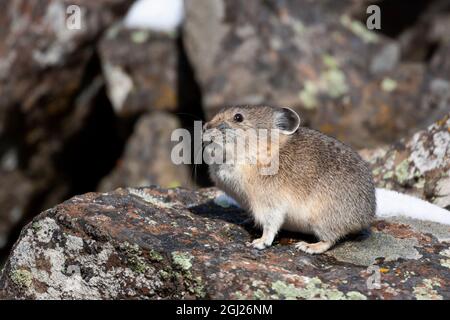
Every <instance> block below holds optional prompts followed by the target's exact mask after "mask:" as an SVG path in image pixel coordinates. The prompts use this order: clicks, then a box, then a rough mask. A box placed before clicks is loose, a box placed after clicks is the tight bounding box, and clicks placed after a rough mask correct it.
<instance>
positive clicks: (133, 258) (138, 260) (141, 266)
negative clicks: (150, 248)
mask: <svg viewBox="0 0 450 320" xmlns="http://www.w3.org/2000/svg"><path fill="white" fill-rule="evenodd" d="M121 249H122V250H124V252H125V256H126V258H127V263H128V266H129V267H130V269H131V270H132V271H134V272H135V273H144V272H145V271H147V269H148V267H149V266H148V265H147V263H146V261H145V259H144V257H143V256H142V252H141V250H140V249H139V246H138V245H137V244H133V245H132V244H130V243H128V242H125V243H123V244H122V245H121Z"/></svg>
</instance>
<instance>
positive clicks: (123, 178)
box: [98, 112, 193, 191]
mask: <svg viewBox="0 0 450 320" xmlns="http://www.w3.org/2000/svg"><path fill="white" fill-rule="evenodd" d="M180 127H181V125H180V123H179V121H178V119H177V118H176V117H175V116H173V115H171V114H168V113H164V112H154V113H150V114H147V115H145V116H142V117H141V118H140V119H139V121H138V123H137V124H136V125H135V132H134V133H133V134H132V136H131V137H130V138H129V140H128V142H127V145H126V149H125V153H124V155H123V156H122V158H121V159H120V160H119V162H118V164H117V166H116V168H114V169H113V171H112V172H111V173H110V174H109V175H107V176H106V177H105V178H103V179H102V182H101V183H100V186H99V188H98V189H99V190H100V191H110V190H113V189H115V188H118V187H142V186H149V185H152V184H156V185H160V186H163V187H172V188H173V187H178V186H185V187H186V186H192V185H193V183H192V181H191V178H190V167H189V166H188V165H175V164H174V163H173V161H172V160H171V152H172V147H173V146H174V145H175V144H176V143H177V142H171V135H172V132H173V131H174V130H175V129H178V128H180Z"/></svg>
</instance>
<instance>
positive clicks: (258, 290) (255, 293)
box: [253, 289, 267, 300]
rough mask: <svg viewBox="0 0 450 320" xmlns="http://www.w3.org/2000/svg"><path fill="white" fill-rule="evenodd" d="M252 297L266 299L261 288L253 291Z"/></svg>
mask: <svg viewBox="0 0 450 320" xmlns="http://www.w3.org/2000/svg"><path fill="white" fill-rule="evenodd" d="M253 297H254V298H255V299H256V300H266V299H267V295H266V294H265V293H264V291H262V290H261V289H257V290H256V291H255V292H254V293H253Z"/></svg>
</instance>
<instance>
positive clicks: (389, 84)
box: [381, 78, 397, 92]
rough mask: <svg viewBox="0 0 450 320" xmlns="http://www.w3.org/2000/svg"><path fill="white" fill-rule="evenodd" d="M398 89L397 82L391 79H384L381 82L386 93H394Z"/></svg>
mask: <svg viewBox="0 0 450 320" xmlns="http://www.w3.org/2000/svg"><path fill="white" fill-rule="evenodd" d="M396 88H397V81H395V80H393V79H391V78H384V79H383V81H381V89H382V90H383V91H386V92H392V91H394V90H395V89H396Z"/></svg>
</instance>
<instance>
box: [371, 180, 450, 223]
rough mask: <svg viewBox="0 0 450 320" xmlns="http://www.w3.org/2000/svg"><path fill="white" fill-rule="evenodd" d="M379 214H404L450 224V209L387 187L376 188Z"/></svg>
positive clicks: (386, 215)
mask: <svg viewBox="0 0 450 320" xmlns="http://www.w3.org/2000/svg"><path fill="white" fill-rule="evenodd" d="M376 197H377V216H378V217H382V218H384V217H393V216H404V217H409V218H413V219H418V220H425V221H433V222H438V223H442V224H447V225H450V211H448V210H445V209H442V208H440V207H438V206H436V205H434V204H431V203H429V202H427V201H424V200H421V199H418V198H415V197H411V196H408V195H406V194H402V193H399V192H396V191H392V190H387V189H378V188H377V189H376Z"/></svg>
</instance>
